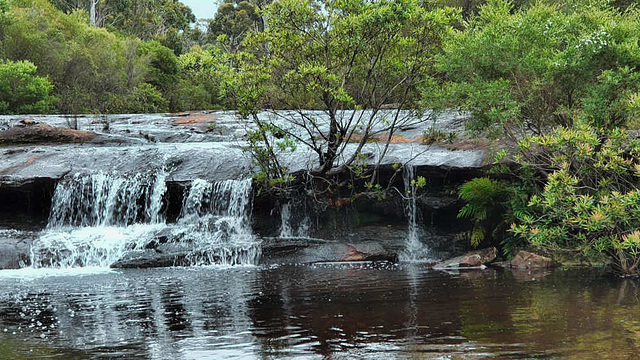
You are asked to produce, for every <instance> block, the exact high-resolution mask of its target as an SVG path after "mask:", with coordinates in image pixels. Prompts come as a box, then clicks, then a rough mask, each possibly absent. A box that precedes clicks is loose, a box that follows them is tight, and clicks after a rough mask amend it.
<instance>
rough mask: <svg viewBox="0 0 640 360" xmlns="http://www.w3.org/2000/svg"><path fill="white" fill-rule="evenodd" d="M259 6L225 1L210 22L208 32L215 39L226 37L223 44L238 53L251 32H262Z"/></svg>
mask: <svg viewBox="0 0 640 360" xmlns="http://www.w3.org/2000/svg"><path fill="white" fill-rule="evenodd" d="M259 11H260V10H259V9H258V7H257V6H255V5H253V4H252V3H250V2H248V1H240V2H238V1H235V0H225V1H224V2H223V3H222V4H220V6H219V7H218V11H217V12H216V16H215V17H214V18H213V19H212V20H211V21H210V22H209V25H208V27H207V28H208V29H207V30H208V32H209V34H210V35H211V36H213V37H214V38H216V39H217V38H218V37H220V36H224V37H223V38H221V39H222V41H221V42H222V43H223V44H224V45H226V46H228V48H229V50H230V51H237V50H238V49H239V47H240V43H241V42H242V40H244V39H245V37H246V36H247V35H248V34H249V32H250V31H261V30H262V25H263V24H262V18H261V17H260V14H259Z"/></svg>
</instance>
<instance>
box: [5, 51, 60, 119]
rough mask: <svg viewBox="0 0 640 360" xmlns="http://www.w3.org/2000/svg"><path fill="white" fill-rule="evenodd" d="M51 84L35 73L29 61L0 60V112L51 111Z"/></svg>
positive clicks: (52, 99) (35, 112) (52, 101)
mask: <svg viewBox="0 0 640 360" xmlns="http://www.w3.org/2000/svg"><path fill="white" fill-rule="evenodd" d="M52 90H53V85H52V84H51V82H49V80H48V79H46V78H44V77H40V76H37V75H36V66H35V65H33V63H31V62H29V61H17V62H13V61H8V60H2V61H0V114H40V113H46V112H49V111H51V108H52V106H53V104H54V103H55V101H56V98H55V97H54V96H52V95H51V92H52Z"/></svg>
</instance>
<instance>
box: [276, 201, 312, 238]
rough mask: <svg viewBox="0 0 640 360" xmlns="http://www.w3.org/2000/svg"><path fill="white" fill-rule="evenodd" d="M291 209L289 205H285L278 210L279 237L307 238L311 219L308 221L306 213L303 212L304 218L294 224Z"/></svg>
mask: <svg viewBox="0 0 640 360" xmlns="http://www.w3.org/2000/svg"><path fill="white" fill-rule="evenodd" d="M291 207H292V205H291V204H290V203H286V204H284V205H282V209H281V210H280V224H281V225H280V237H281V238H293V237H309V231H310V228H311V219H309V215H308V213H307V212H304V218H302V219H301V220H298V221H297V222H296V221H295V220H294V216H293V214H292V213H293V212H292V211H291Z"/></svg>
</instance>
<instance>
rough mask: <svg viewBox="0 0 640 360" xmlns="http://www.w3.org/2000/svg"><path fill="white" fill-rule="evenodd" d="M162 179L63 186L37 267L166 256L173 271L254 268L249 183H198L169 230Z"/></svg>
mask: <svg viewBox="0 0 640 360" xmlns="http://www.w3.org/2000/svg"><path fill="white" fill-rule="evenodd" d="M166 191H167V186H166V183H165V175H164V173H158V174H156V175H153V176H144V175H134V176H129V177H125V176H118V175H115V174H104V173H99V174H95V175H90V176H89V175H76V176H73V177H72V178H69V179H66V180H64V181H62V182H60V183H59V184H58V186H57V187H56V190H55V192H54V195H53V199H52V211H51V214H50V217H49V224H48V226H47V229H46V230H45V231H43V232H42V234H41V235H40V237H39V238H38V239H37V240H36V241H35V242H34V243H33V246H32V250H31V253H32V254H31V263H32V266H33V267H36V268H40V267H47V268H52V267H53V268H70V267H108V266H110V265H113V264H114V263H115V262H117V261H119V260H122V259H123V258H126V257H128V256H135V255H139V254H143V255H144V254H148V253H149V252H151V253H152V254H156V253H157V254H169V255H168V256H174V257H175V259H176V261H175V264H176V265H185V266H188V265H210V264H222V265H243V264H255V263H256V262H257V260H258V258H259V256H260V253H261V247H260V243H259V242H258V241H257V240H256V239H255V237H254V236H253V234H252V231H251V227H250V209H251V206H250V199H251V198H250V193H251V179H246V180H239V181H236V180H228V181H222V182H217V183H212V182H208V181H204V180H195V181H193V183H192V185H191V186H190V187H189V188H188V190H187V191H185V196H184V199H183V204H182V211H181V215H180V218H179V219H178V221H177V222H176V223H171V224H167V223H166V222H165V219H164V215H163V209H164V207H165V204H164V201H165V200H163V199H164V197H165V193H166Z"/></svg>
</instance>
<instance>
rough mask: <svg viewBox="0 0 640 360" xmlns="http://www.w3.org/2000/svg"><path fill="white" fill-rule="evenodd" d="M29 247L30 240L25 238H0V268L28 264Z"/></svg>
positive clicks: (11, 267) (20, 266)
mask: <svg viewBox="0 0 640 360" xmlns="http://www.w3.org/2000/svg"><path fill="white" fill-rule="evenodd" d="M30 249H31V242H30V241H29V240H27V239H12V238H6V239H5V238H0V270H5V269H20V268H23V267H25V266H29V264H30V259H31V258H30V255H29V253H30Z"/></svg>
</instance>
